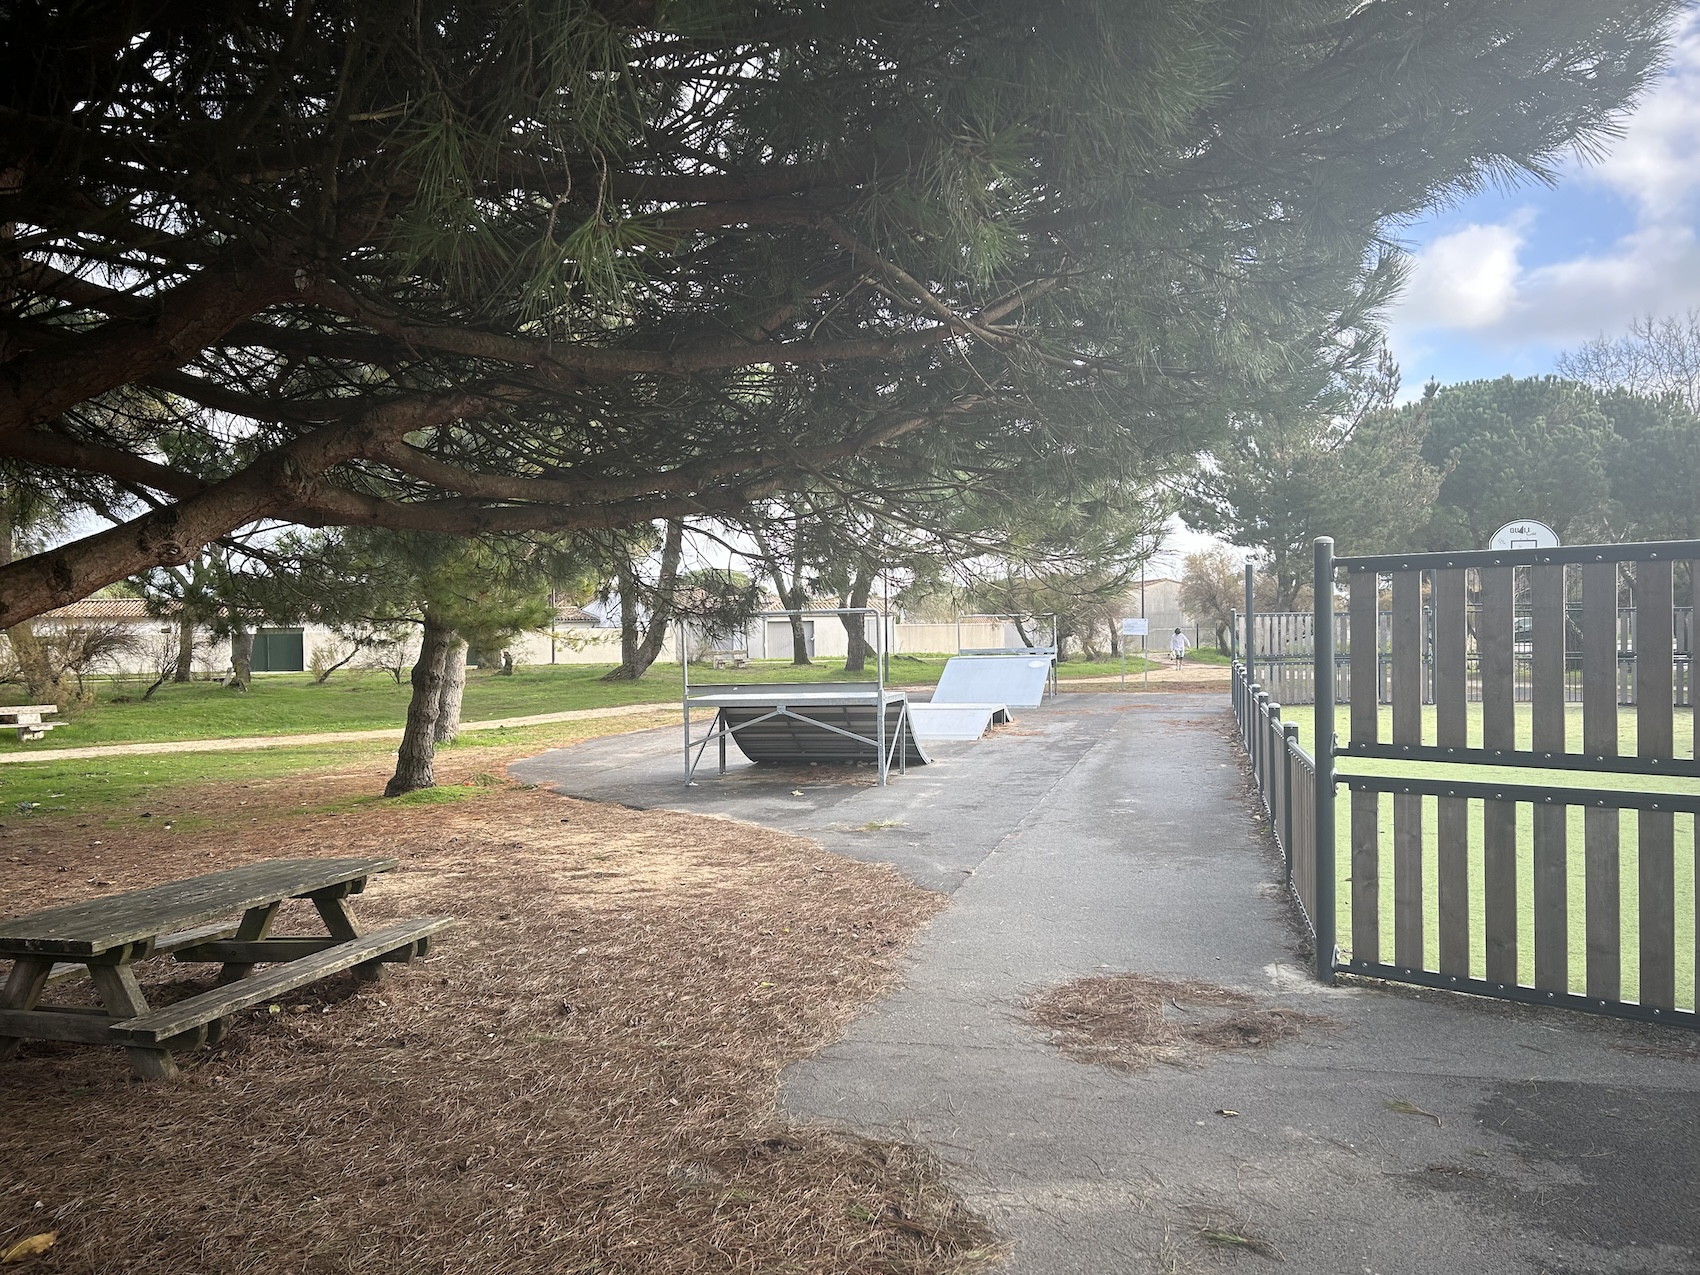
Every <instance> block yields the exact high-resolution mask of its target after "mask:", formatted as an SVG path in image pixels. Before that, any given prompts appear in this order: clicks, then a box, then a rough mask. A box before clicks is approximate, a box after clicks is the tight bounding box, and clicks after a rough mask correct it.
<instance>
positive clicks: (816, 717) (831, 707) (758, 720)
mask: <svg viewBox="0 0 1700 1275" xmlns="http://www.w3.org/2000/svg"><path fill="white" fill-rule="evenodd" d="M882 698H883V701H884V705H885V746H886V750H887V753H888V756H889V757H890V760H891V764H892V765H893V766H905V765H908V766H925V765H927V764H928V763H929V762H931V761H932V758H931V757H929V756H928V755H927V753H926V750H925V749H924V748H922V747H921V743H920V741H919V740H918V739H917V738H916V737H915V732H914V730H913V726H912V722H911V720H910V716H909V715H910V712H911V711H912V706H911V705H910V704H909V702H908V697H907V696H906V695H905V694H904V693H903V692H902V691H891V690H887V691H885V692H884V695H883V697H882V695H881V693H880V690H879V688H878V687H877V686H875V685H874V684H872V683H859V682H858V683H814V684H809V685H802V686H783V685H766V686H761V685H749V686H713V687H709V686H705V687H703V688H701V690H700V691H699V690H697V689H696V688H692V693H691V695H690V697H689V700H688V703H689V704H690V707H691V709H692V710H693V711H695V710H698V709H712V710H715V711H716V718H715V724H714V727H713V732H714V733H718V732H721V731H724V732H725V734H726V735H727V736H728V737H729V738H730V739H731V741H732V742H733V743H734V744H736V745H737V746H738V749H739V751H740V752H742V753H743V754H744V756H745V757H747V758H749V759H750V760H751V761H753V762H784V763H791V764H793V765H794V764H796V763H798V762H852V761H866V762H876V763H877V762H878V761H879V744H878V741H879V738H880V726H879V718H880V707H879V706H880V703H881V700H882ZM713 737H714V735H713V734H711V736H710V738H713Z"/></svg>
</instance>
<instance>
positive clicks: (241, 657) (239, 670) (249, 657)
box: [225, 625, 254, 691]
mask: <svg viewBox="0 0 1700 1275" xmlns="http://www.w3.org/2000/svg"><path fill="white" fill-rule="evenodd" d="M253 680H254V630H253V629H250V628H249V627H248V626H247V625H243V626H242V627H241V628H239V629H236V630H235V631H233V632H232V633H231V635H230V680H229V681H228V682H226V683H225V686H226V687H228V688H229V689H230V690H233V691H245V690H247V689H248V683H250V682H252V681H253Z"/></svg>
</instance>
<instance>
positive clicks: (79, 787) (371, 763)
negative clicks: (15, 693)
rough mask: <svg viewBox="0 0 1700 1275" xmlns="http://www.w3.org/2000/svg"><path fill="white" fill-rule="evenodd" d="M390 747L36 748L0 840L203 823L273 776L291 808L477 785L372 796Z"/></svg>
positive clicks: (562, 740)
mask: <svg viewBox="0 0 1700 1275" xmlns="http://www.w3.org/2000/svg"><path fill="white" fill-rule="evenodd" d="M676 718H677V714H673V713H657V714H656V715H655V716H654V717H651V716H650V715H649V714H641V715H638V716H634V717H617V718H592V719H589V720H585V721H576V722H553V723H550V724H548V725H544V726H527V727H521V728H519V729H517V730H497V731H478V732H475V733H472V734H466V735H462V736H461V737H460V739H459V740H457V741H456V742H455V743H453V744H448V745H442V746H439V748H438V750H437V769H438V772H439V774H442V773H449V774H459V773H460V772H462V771H466V770H467V769H468V767H471V768H472V775H473V776H474V778H476V777H477V776H480V775H486V774H488V773H490V772H491V771H493V770H496V769H499V768H500V766H501V764H502V762H504V761H506V760H508V759H510V758H513V757H524V756H530V755H531V754H534V753H538V752H541V751H543V750H544V749H546V748H557V747H562V746H565V745H568V744H573V743H577V742H578V741H580V740H584V739H592V738H596V737H598V736H602V735H612V734H619V733H622V732H625V731H631V730H641V729H643V728H645V727H648V726H658V725H664V724H671V723H672V722H673V721H675V720H676ZM394 753H395V749H394V746H393V745H392V744H391V743H389V742H388V741H360V742H354V743H342V744H304V745H298V746H280V747H277V748H263V749H255V750H252V751H248V752H206V753H154V754H149V755H146V756H134V755H131V756H117V757H92V758H66V759H63V760H58V761H56V760H54V759H53V757H52V755H51V754H43V756H42V759H41V760H40V761H39V762H17V763H15V764H13V765H10V766H5V767H0V845H6V846H11V847H17V846H20V845H23V846H30V845H38V844H39V845H47V844H50V843H52V842H53V841H54V840H55V839H57V838H60V837H63V836H66V835H72V834H74V832H75V830H77V829H88V830H90V832H89V835H95V833H100V834H101V835H106V834H110V833H113V832H120V833H121V832H123V831H125V830H130V831H139V830H148V831H157V830H160V829H169V830H171V831H173V832H176V833H179V834H182V833H190V832H196V831H199V830H202V829H212V828H216V827H218V826H220V825H222V824H227V823H228V822H229V821H230V820H231V819H232V817H233V816H240V815H241V813H242V811H243V809H244V808H245V807H246V806H248V805H249V804H250V798H249V797H248V795H247V794H248V791H249V790H250V789H251V788H254V787H255V786H256V785H259V786H265V785H269V784H273V783H275V782H276V781H282V780H299V781H301V782H300V784H299V785H298V786H297V787H295V788H294V789H292V791H293V792H297V793H300V794H303V800H304V804H299V805H297V806H291V807H289V808H288V810H287V811H284V812H283V813H288V814H291V815H306V814H312V813H318V814H332V813H336V812H338V811H350V810H354V809H356V808H358V807H361V806H363V805H366V804H371V803H378V804H384V805H387V806H391V807H394V806H406V805H410V804H433V803H440V802H445V801H456V800H460V799H462V798H464V797H466V796H469V795H472V793H473V792H474V790H476V789H477V788H478V787H479V784H478V783H476V782H472V783H466V782H459V781H457V782H456V783H455V784H452V785H448V786H445V787H441V788H431V789H425V790H424V791H421V792H417V793H410V794H408V795H407V796H405V797H400V798H397V799H395V800H394V801H390V802H387V803H385V802H384V801H383V799H382V798H381V797H380V796H379V794H380V793H381V792H382V791H383V786H384V781H385V779H386V778H387V776H388V771H389V769H390V768H393V764H394V761H393V759H394ZM367 772H370V774H371V779H370V781H369V782H368V783H367V784H366V786H365V789H364V790H362V791H359V792H354V793H349V792H346V791H343V790H342V789H343V787H344V785H343V782H342V781H344V780H346V779H347V778H348V777H350V776H351V775H356V774H366V773H367ZM320 789H322V790H324V791H325V792H327V793H328V792H330V791H332V790H336V791H337V792H338V794H339V795H337V796H336V797H334V798H332V797H329V796H327V797H325V798H323V799H322V800H321V799H318V798H316V797H315V796H314V795H313V794H314V793H315V792H316V791H318V790H320ZM274 804H275V803H274ZM268 808H270V807H268ZM273 813H274V814H276V813H279V812H278V811H276V810H273ZM238 821H239V822H240V819H238Z"/></svg>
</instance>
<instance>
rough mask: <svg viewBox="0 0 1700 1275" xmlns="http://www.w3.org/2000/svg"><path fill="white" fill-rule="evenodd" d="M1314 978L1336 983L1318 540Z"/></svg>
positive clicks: (1325, 576) (1329, 679)
mask: <svg viewBox="0 0 1700 1275" xmlns="http://www.w3.org/2000/svg"><path fill="white" fill-rule="evenodd" d="M1313 592H1314V596H1315V608H1316V610H1315V633H1316V644H1315V645H1316V678H1315V680H1316V695H1315V696H1314V699H1315V710H1316V718H1315V727H1314V745H1315V749H1316V752H1315V754H1314V755H1315V757H1316V822H1315V827H1316V854H1315V864H1316V896H1315V897H1316V913H1315V915H1314V916H1312V917H1311V922H1312V924H1313V925H1314V926H1315V928H1316V976H1317V978H1319V979H1320V980H1321V981H1322V982H1324V983H1332V982H1333V981H1334V927H1335V921H1336V918H1335V915H1334V541H1333V539H1332V538H1330V537H1328V536H1321V537H1318V539H1317V541H1316V576H1315V583H1314V589H1313Z"/></svg>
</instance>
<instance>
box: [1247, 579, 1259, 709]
mask: <svg viewBox="0 0 1700 1275" xmlns="http://www.w3.org/2000/svg"><path fill="white" fill-rule="evenodd" d="M1255 572H1256V568H1255V567H1253V566H1252V565H1251V563H1249V562H1248V563H1246V564H1245V670H1246V674H1247V675H1248V676H1249V677H1250V679H1251V680H1252V681H1254V682H1255V681H1257V663H1256V661H1257V638H1256V636H1255V635H1254V634H1253V633H1252V628H1253V625H1254V622H1255V621H1256V619H1257V601H1256V594H1255V592H1254V588H1255Z"/></svg>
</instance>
